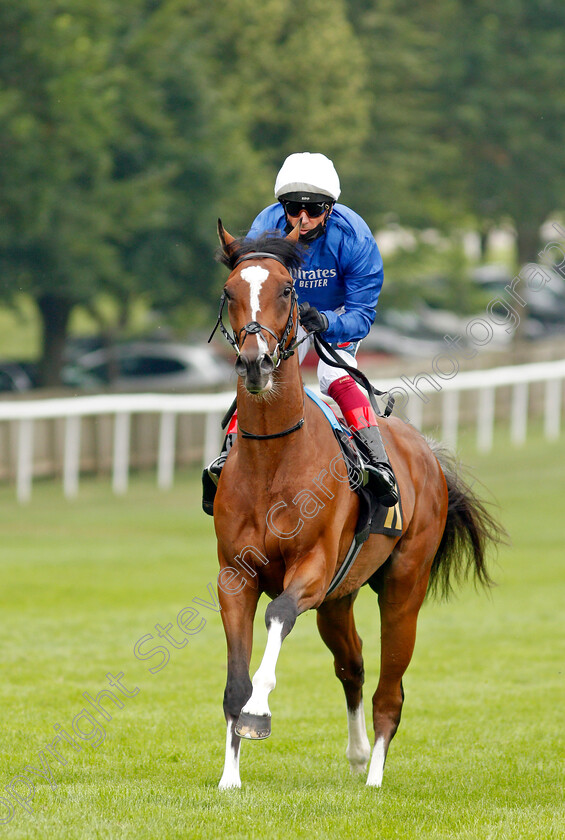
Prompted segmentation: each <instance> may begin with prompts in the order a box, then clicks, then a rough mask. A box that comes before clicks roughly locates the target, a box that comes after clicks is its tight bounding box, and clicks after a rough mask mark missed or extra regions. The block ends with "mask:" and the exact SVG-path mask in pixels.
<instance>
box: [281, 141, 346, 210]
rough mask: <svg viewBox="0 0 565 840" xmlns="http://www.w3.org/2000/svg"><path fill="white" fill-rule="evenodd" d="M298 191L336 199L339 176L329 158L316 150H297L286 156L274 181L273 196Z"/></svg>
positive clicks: (338, 191)
mask: <svg viewBox="0 0 565 840" xmlns="http://www.w3.org/2000/svg"><path fill="white" fill-rule="evenodd" d="M300 192H303V193H307V194H316V195H319V196H322V197H323V196H329V197H330V198H331V199H332V200H333V201H337V200H338V198H339V194H340V192H341V187H340V184H339V177H338V174H337V172H336V171H335V166H334V165H333V163H332V162H331V160H330V159H329V158H327V157H326V156H325V155H322V154H319V153H318V152H315V153H311V152H297V153H295V154H293V155H289V156H288V157H287V159H286V160H285V162H284V163H283V165H282V166H281V169H280V172H279V174H278V175H277V180H276V181H275V198H281V197H282V196H284V195H287V194H288V193H300Z"/></svg>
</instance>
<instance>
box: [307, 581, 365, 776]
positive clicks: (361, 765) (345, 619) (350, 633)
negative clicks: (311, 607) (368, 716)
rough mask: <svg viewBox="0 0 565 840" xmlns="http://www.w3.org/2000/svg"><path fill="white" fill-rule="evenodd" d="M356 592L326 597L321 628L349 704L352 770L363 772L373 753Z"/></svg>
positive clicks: (322, 610) (320, 610) (319, 616)
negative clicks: (333, 598) (355, 612)
mask: <svg viewBox="0 0 565 840" xmlns="http://www.w3.org/2000/svg"><path fill="white" fill-rule="evenodd" d="M356 597H357V593H354V594H352V595H347V596H346V597H345V598H339V599H338V600H337V601H326V602H324V603H323V604H322V605H321V606H320V607H319V609H318V630H319V631H320V636H321V637H322V639H323V640H324V642H325V644H326V645H327V646H328V648H329V649H330V650H331V652H332V653H333V655H334V667H335V673H336V676H337V678H338V679H339V680H340V681H341V684H342V685H343V690H344V692H345V701H346V704H347V730H348V740H347V750H346V752H345V755H346V756H347V759H348V760H349V764H350V767H351V772H352V773H362V772H364V770H365V768H366V767H367V763H368V761H369V758H370V756H371V745H370V744H369V739H368V737H367V729H366V726H365V714H364V711H363V680H364V670H363V656H362V654H361V648H362V642H361V639H360V637H359V635H358V633H357V630H356V629H355V620H354V617H353V602H354V601H355V598H356Z"/></svg>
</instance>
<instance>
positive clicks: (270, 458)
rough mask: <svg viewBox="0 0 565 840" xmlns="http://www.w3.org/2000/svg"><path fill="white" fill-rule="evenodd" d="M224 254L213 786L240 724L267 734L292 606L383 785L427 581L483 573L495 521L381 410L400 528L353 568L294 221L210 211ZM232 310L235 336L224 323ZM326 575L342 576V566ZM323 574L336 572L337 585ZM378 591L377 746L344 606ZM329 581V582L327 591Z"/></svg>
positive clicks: (228, 761)
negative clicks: (259, 652)
mask: <svg viewBox="0 0 565 840" xmlns="http://www.w3.org/2000/svg"><path fill="white" fill-rule="evenodd" d="M218 233H219V237H220V244H221V247H220V250H219V252H218V256H219V259H220V260H221V261H222V262H224V264H225V265H227V266H228V268H229V269H230V274H229V277H228V279H227V281H226V283H225V285H224V288H223V293H222V297H221V306H220V311H219V315H218V322H217V324H216V327H217V326H221V329H222V332H223V334H224V335H225V336H226V337H227V338H228V340H229V341H230V343H231V344H232V347H233V349H234V351H235V354H236V360H235V370H236V373H237V375H238V381H237V394H236V399H237V411H238V433H237V439H236V440H235V442H234V444H233V446H232V448H231V450H230V452H229V454H228V457H227V461H226V463H225V466H224V468H223V470H222V473H221V476H220V480H219V483H218V487H217V491H216V496H215V499H214V511H213V512H214V527H215V532H216V537H217V548H218V559H219V566H220V571H219V574H218V600H219V604H220V607H221V612H220V615H221V617H222V622H223V626H224V631H225V636H226V642H227V680H226V687H225V692H224V702H223V706H224V715H225V720H226V746H225V762H224V769H223V773H222V776H221V779H220V782H219V788H220V789H229V788H238V787H241V779H240V770H239V759H240V745H241V740H242V738H247V739H252V740H258V739H262V738H265V737H267V736H268V735H269V734H270V732H271V712H270V709H269V703H268V698H269V694H270V692H271V691H272V690H273V688H274V687H275V683H276V673H275V669H276V663H277V659H278V656H279V653H280V650H281V646H282V643H283V641H284V639H285V638H286V636H288V634H289V633H290V632H291V630H292V628H293V626H294V623H295V621H296V619H297V617H298V616H299V615H300V614H302V613H303V612H305V611H306V610H310V609H314V610H316V611H317V626H318V630H319V633H320V635H321V637H322V639H323V641H324V643H325V644H326V646H327V647H328V648H329V650H330V651H331V653H332V654H333V657H334V667H335V673H336V676H337V678H338V679H339V680H340V681H341V683H342V685H343V690H344V692H345V699H346V707H347V725H348V743H347V749H346V757H347V759H348V761H349V764H350V768H351V771H352V772H354V773H363V772H365V771H366V769H367V766H369V770H368V774H367V779H366V784H367V785H369V786H372V787H380V786H381V784H382V781H383V773H384V766H385V760H386V756H387V752H388V749H389V746H390V743H391V740H392V738H393V737H394V735H395V733H396V731H397V728H398V725H399V722H400V716H401V711H402V706H403V702H404V690H403V686H402V678H403V675H404V673H405V671H406V669H407V667H408V665H409V663H410V659H411V657H412V652H413V649H414V644H415V638H416V622H417V618H418V612H419V610H420V607H421V606H422V603H423V601H424V599H425V597H426V594H427V592H428V591H433V592H435V593H439V594H441V595H447V594H448V593H449V591H450V590H451V589H452V584H453V583H454V582H455V581H457V582H459V581H460V579H463V578H465V577H467V576H468V575H469V574H472V575H473V576H474V577H475V580H476V583H478V584H482V585H484V586H485V587H489V586H490V585H491V584H492V580H491V577H490V573H489V570H488V567H487V557H486V554H487V551H488V549H489V547H490V546H491V545H492V544H494V543H496V542H497V541H499V535H500V528H499V526H498V523H497V522H496V521H495V519H494V518H493V517H492V515H491V514H490V513H489V511H488V510H487V508H486V507H485V506H484V504H483V503H482V502H481V501H480V499H479V498H478V497H477V496H476V495H475V494H474V492H473V491H472V490H471V489H470V487H469V486H468V485H467V484H466V483H465V481H464V480H463V479H462V477H461V476H460V474H459V471H458V470H457V469H455V468H454V467H453V464H452V463H450V461H449V459H448V458H447V456H446V454H445V453H443V454H442V452H441V451H440V449H439V447H438V446H437V445H435V444H433V442H432V443H429V442H427V441H426V439H425V438H424V437H423V436H422V435H421V434H420V432H419V431H418V430H416V429H415V428H413V427H412V426H411V425H410V424H409V423H407V422H406V421H404V420H401V419H399V418H395V417H394V416H390V417H388V418H386V419H382V420H380V421H379V426H380V429H381V433H382V437H383V439H384V442H385V445H386V450H387V452H388V455H389V459H390V463H391V465H392V467H393V469H394V473H395V476H396V480H397V484H398V488H399V491H400V497H401V502H402V532H401V534H400V535H398V536H388V535H384V534H371V535H370V536H369V538H368V539H367V540H366V541H365V542H364V543H363V545H362V548H361V550H360V551H359V553H358V554H357V557H356V559H355V562H354V564H353V566H352V567H351V569H350V571H349V573H348V574H347V576H344V577H342V578H340V577H339V573H340V569H341V568H342V566H343V564H344V561H345V558H346V555H347V554H348V551H349V549H350V546H351V544H352V538H353V536H354V532H355V528H356V523H357V519H358V514H359V504H360V502H359V496H358V494H357V493H356V492H355V491H354V490H353V489H352V488H351V486H350V483H349V481H348V480H347V477H346V470H345V467H344V460H343V457H342V455H341V451H340V448H339V444H338V442H337V440H336V435H335V434H334V432H333V430H332V428H331V426H330V424H329V423H328V421H327V419H326V417H324V414H323V412H322V410H321V409H320V407H319V406H318V405H317V404H316V402H314V401H313V400H312V399H308V398H307V397H306V396H305V391H304V385H303V382H302V377H301V374H300V369H299V363H298V357H297V354H296V352H295V349H296V344H297V337H296V336H297V329H298V305H297V297H296V292H295V289H294V284H293V278H292V276H291V271H292V270H293V269H294V268H296V267H297V266H298V265H299V264H300V250H301V246H300V244H299V242H298V236H299V232H298V228H295V229H294V230H293V231H292V232H291V233H289V235H288V236H287V237H286V238H285V237H282V236H275V235H274V234H266V235H263V236H262V237H261V238H260V239H258V240H254V241H251V240H247V239H245V238H242V239H236V238H235V237H233V236H232V235H231V234H229V233H228V232H227V231H226V230H225V228H224V227H223V225H222V223H221V220H218ZM225 305H227V314H228V317H229V322H230V325H231V328H232V331H233V332H232V334H230V333H229V331H228V330H227V329H226V327H225V326H224V324H223V321H222V315H223V309H224V306H225ZM336 573H337V575H338V577H337V578H336ZM332 580H334V581H335V580H338V581H339V582H338V584H337V586H335V585H334V586H333V587H331V586H330V584H331V583H332ZM366 583H369V584H370V587H371V588H372V589H373V590H374V591H375V592H376V593H377V595H378V605H379V610H380V625H381V661H380V675H379V680H378V685H377V688H376V691H375V693H374V695H373V729H374V741H373V746H372V747H371V744H370V742H369V739H368V736H367V729H366V724H365V714H364V708H363V694H362V686H363V681H364V671H363V657H362V653H361V646H362V642H361V639H360V637H359V635H358V633H357V630H356V628H355V621H354V614H353V605H354V602H355V599H356V597H357V594H358V592H359V590H360V588H361V586H363V585H364V584H366ZM328 590H330V591H329V592H328ZM262 593H266V594H267V595H268V597H269V598H270V599H271V601H270V603H269V604H268V606H267V609H266V612H265V624H266V628H267V642H266V646H265V650H264V655H263V658H262V661H261V663H260V666H259V668H258V669H257V671H256V673H255V675H254V676H253V680H252V681H251V679H250V673H249V667H250V659H251V649H252V643H253V622H254V617H255V613H256V609H257V602H258V600H259V597H260V595H261V594H262Z"/></svg>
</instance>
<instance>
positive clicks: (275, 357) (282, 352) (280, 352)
mask: <svg viewBox="0 0 565 840" xmlns="http://www.w3.org/2000/svg"><path fill="white" fill-rule="evenodd" d="M258 259H269V260H276V261H277V262H279V263H280V264H281V265H283V266H284V267H285V268H286V265H285V263H284V260H282V259H281V258H280V257H278V256H276V254H268V253H266V252H264V251H253V252H251V253H249V254H243V255H242V256H241V257H239V258H238V259H237V261H236V262H235V264H234V266H233V270H235V269H236V268H237V266H238V265H240V263H242V262H244V261H245V260H258ZM290 289H291V291H290V310H289V313H288V318H287V321H286V325H285V328H284V330H283V332H282V335H281V337H280V338H279V337H278V335H277V334H276V333H275V332H273V330H272V329H271V328H270V327H267V326H266V325H265V324H260V323H259V322H258V321H249V323H248V324H245V326H243V327H242V328H241V329H240V330H239V331H238V333H237V335H236V334H235V333H234V334H233V335H232V334H231V333H230V332H229V331H228V330H227V329H226V327H225V326H224V322H223V311H224V306H225V303H226V293H225V292H222V295H221V297H220V308H219V310H218V317H217V320H216V326H215V327H214V329H213V330H212V333H211V335H210V338H209V339H208V343H210V342H211V341H212V338H213V337H214V333H215V332H216V330H217V329H218V327H219V328H220V332H221V333H222V335H223V336H224V338H226V339H227V340H228V342H229V343H230V344H231V346H232V347H233V349H234V350H235V352H236V353H237V355H238V356H240V355H241V350H242V347H243V345H244V343H245V339H246V338H247V337H248V336H249V335H258V334H259V333H261V332H263V331H265V332H268V333H269V335H272V336H273V338H274V339H275V341H276V342H277V343H276V345H275V349H274V350H273V352H272V353H270V354H267V355H268V356H269V358H270V360H271V362H272V364H273V370H276V368H278V366H279V365H280V363H281V362H283V361H286V359H289V358H290V357H291V356H292V355H294V351H295V350H296V348H297V347H298V346H299V345H300V344H302V342H303V341H305V340H306V339H307V338H308V336H309V333H307V334H306V335H305V336H304V337H303V338H301V339H300V340H299V341H295V342H293V343H291V344H290V346H287V341H288V339H289V337H290V334H291V332H292V330H293V328H294V316H295V312H296V310H297V308H298V301H297V299H296V292H295V290H294V286H291V287H290ZM242 336H243V337H242Z"/></svg>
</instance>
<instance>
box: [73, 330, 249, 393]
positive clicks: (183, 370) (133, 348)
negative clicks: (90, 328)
mask: <svg viewBox="0 0 565 840" xmlns="http://www.w3.org/2000/svg"><path fill="white" fill-rule="evenodd" d="M235 379H236V377H235V372H234V368H233V365H231V364H229V362H227V361H226V360H225V359H224V358H223V357H222V356H219V355H218V354H217V353H216V352H214V350H213V349H212V348H210V347H208V346H207V345H204V346H201V345H189V344H170V343H166V342H163V343H160V342H155V341H134V342H130V343H128V344H116V345H114V346H112V347H103V348H100V349H99V350H93V351H91V352H90V353H85V354H84V355H83V356H80V357H79V358H78V359H76V360H75V361H74V362H73V363H72V364H69V365H67V366H66V367H65V368H64V370H63V381H64V383H65V385H67V386H69V387H73V388H87V389H100V388H105V387H109V388H111V389H112V390H115V391H153V390H159V391H163V390H167V391H194V390H198V389H199V388H204V389H208V388H213V387H214V388H218V387H221V386H225V387H228V386H232V387H234V386H235Z"/></svg>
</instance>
